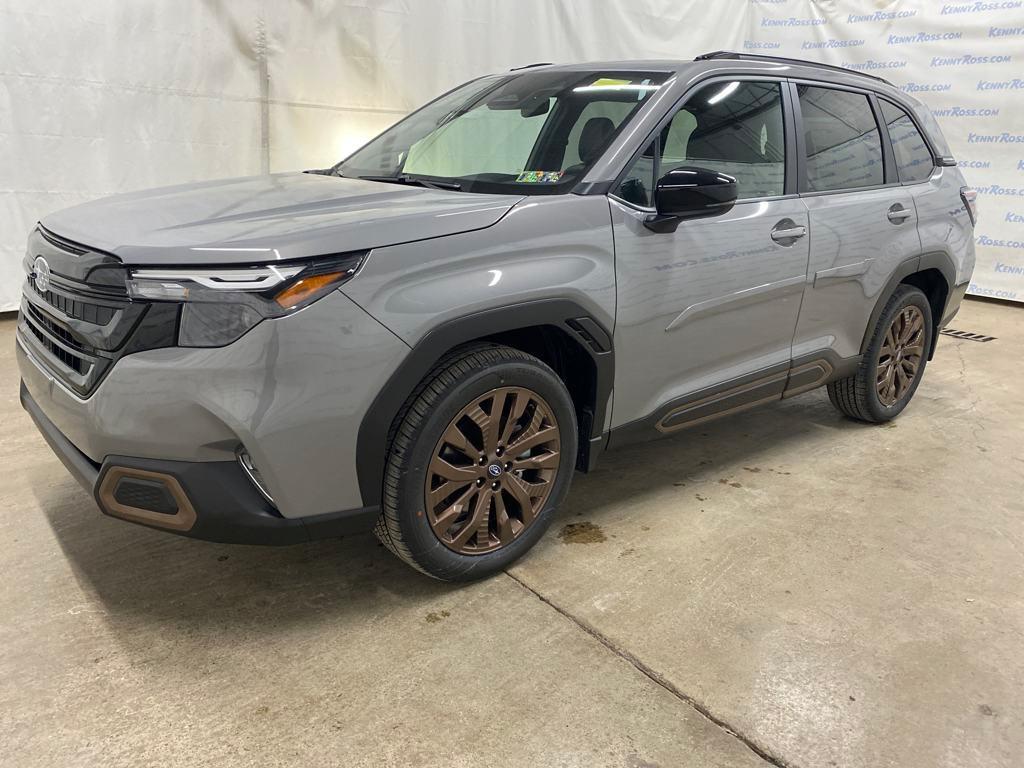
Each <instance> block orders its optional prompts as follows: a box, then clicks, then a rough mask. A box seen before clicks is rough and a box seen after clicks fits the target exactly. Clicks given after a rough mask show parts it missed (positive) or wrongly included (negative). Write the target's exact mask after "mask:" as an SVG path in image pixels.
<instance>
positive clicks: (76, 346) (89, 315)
mask: <svg viewBox="0 0 1024 768" xmlns="http://www.w3.org/2000/svg"><path fill="white" fill-rule="evenodd" d="M40 258H43V259H45V260H46V265H45V266H48V267H49V284H48V285H47V286H46V290H44V291H41V290H39V286H38V285H37V282H36V278H35V272H36V265H37V263H38V261H39V259H40ZM25 269H26V272H27V273H28V279H27V280H26V281H25V286H24V289H23V290H22V297H21V313H20V317H19V320H18V337H19V340H20V341H21V342H22V345H23V346H24V347H25V348H26V349H27V350H28V351H29V352H31V356H32V358H33V359H34V360H35V362H36V364H37V365H38V366H39V367H40V368H43V369H45V370H46V371H47V373H49V374H50V375H51V376H52V377H53V378H54V379H56V380H58V381H60V383H61V384H63V385H64V386H65V387H67V388H68V389H70V390H71V391H73V392H74V393H76V394H77V395H79V396H80V397H83V398H84V397H88V396H89V395H91V394H92V392H93V390H95V388H96V387H97V386H98V385H99V383H100V381H102V380H103V377H104V376H105V375H106V373H107V371H109V370H110V368H111V367H112V366H113V365H114V363H115V362H117V360H118V359H119V358H121V357H122V356H123V355H126V354H130V353H132V352H141V351H143V350H146V349H156V348H158V347H169V346H173V345H174V343H175V334H176V333H177V324H178V308H177V306H175V305H169V304H163V305H150V304H147V303H145V302H139V301H132V300H131V299H129V298H128V290H127V277H128V270H127V268H126V267H125V266H124V264H122V263H121V260H120V259H118V258H117V257H116V256H113V255H111V254H109V253H103V252H100V251H95V250H92V249H90V248H89V247H88V246H86V245H83V244H81V243H76V242H71V241H69V240H65V239H64V238H62V237H61V236H59V235H56V234H54V233H52V232H48V231H46V230H44V229H42V227H39V228H37V229H36V230H35V231H34V232H33V233H32V235H31V236H30V237H29V241H28V253H27V254H26V258H25Z"/></svg>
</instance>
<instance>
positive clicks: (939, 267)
mask: <svg viewBox="0 0 1024 768" xmlns="http://www.w3.org/2000/svg"><path fill="white" fill-rule="evenodd" d="M955 281H956V267H955V266H954V264H953V260H952V259H951V258H950V257H949V254H946V253H942V252H941V251H934V252H930V253H924V254H921V255H920V256H913V257H911V258H909V259H907V260H906V261H903V262H901V263H900V264H899V266H897V267H896V269H894V270H893V272H892V274H891V275H890V276H889V280H888V282H887V283H886V285H885V288H884V289H883V290H882V291H881V292H880V293H879V294H878V300H877V301H876V302H875V306H874V308H873V309H872V310H871V317H870V318H869V319H868V323H867V326H866V327H865V328H864V337H863V338H862V339H861V344H860V351H861V354H863V353H864V352H865V351H866V350H867V347H868V343H869V342H870V340H871V333H872V331H873V330H874V328H875V325H876V324H877V323H878V318H879V317H880V316H881V314H882V310H883V309H885V305H886V303H888V301H889V299H890V297H891V296H892V295H893V293H894V292H895V291H896V289H897V288H898V287H899V286H900V285H912V286H914V287H916V288H920V289H921V291H922V292H923V293H924V295H925V296H927V297H928V303H929V304H930V305H931V310H932V343H931V349H929V350H928V359H929V360H931V359H932V358H933V357H934V356H935V345H936V344H938V340H939V330H941V329H940V327H939V326H940V323H941V322H942V317H943V315H944V314H945V308H946V303H947V302H948V301H949V295H950V291H951V290H952V288H953V285H954V284H955Z"/></svg>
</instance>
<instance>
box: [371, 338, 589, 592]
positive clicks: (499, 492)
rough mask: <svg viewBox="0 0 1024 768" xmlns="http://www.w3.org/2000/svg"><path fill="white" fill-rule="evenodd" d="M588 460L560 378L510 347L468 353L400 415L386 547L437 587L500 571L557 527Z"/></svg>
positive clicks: (388, 490)
mask: <svg viewBox="0 0 1024 768" xmlns="http://www.w3.org/2000/svg"><path fill="white" fill-rule="evenodd" d="M576 450H577V433H576V416H575V409H574V407H573V403H572V399H571V398H570V396H569V393H568V391H567V390H566V388H565V385H564V384H563V383H562V381H561V379H559V377H558V376H557V374H555V372H554V371H552V370H551V368H549V367H548V366H547V365H546V364H544V363H543V362H542V361H541V360H539V359H537V358H536V357H533V356H532V355H528V354H526V353H525V352H521V351H519V350H516V349H512V348H510V347H503V346H498V345H474V346H473V347H469V348H465V349H463V350H462V351H459V352H456V353H454V354H453V355H450V356H449V357H448V358H446V359H445V360H443V361H441V363H439V364H438V365H437V366H436V367H435V368H434V370H433V371H432V372H431V373H430V374H428V376H427V378H426V379H425V380H424V381H423V382H421V384H420V386H419V387H418V388H417V391H416V392H415V393H414V394H413V396H412V397H411V399H410V402H409V403H408V404H407V407H406V408H405V409H404V411H403V413H402V414H400V417H399V420H398V425H397V428H396V429H395V430H394V435H393V437H392V440H391V449H390V452H389V455H388V462H387V468H386V471H385V481H384V508H383V511H382V513H381V517H380V519H379V520H378V523H377V528H376V533H377V536H378V538H380V540H381V541H382V542H383V543H384V544H385V546H387V547H388V549H390V550H391V551H392V552H393V553H394V554H395V555H397V556H398V557H399V558H401V559H402V560H404V561H405V562H407V563H408V564H409V565H411V566H413V567H414V568H417V569H419V570H420V571H423V572H424V573H426V574H428V575H430V576H433V577H434V578H437V579H441V580H445V581H468V580H471V579H477V578H483V577H485V576H488V575H490V574H493V573H495V572H497V571H500V570H502V569H503V568H505V567H507V566H508V565H510V564H511V563H512V562H513V561H514V560H516V559H517V558H518V557H520V556H521V555H523V554H524V553H525V552H526V551H527V550H528V549H529V548H530V547H532V546H533V545H534V544H535V543H536V542H537V540H538V539H539V538H540V537H541V536H542V535H543V534H544V531H545V530H546V529H547V527H548V526H549V525H550V524H551V518H552V517H553V515H554V513H555V509H556V507H557V506H558V505H559V504H560V503H561V501H562V499H563V498H564V497H565V494H566V493H567V492H568V489H569V483H570V480H571V478H572V472H573V468H574V467H575V464H576Z"/></svg>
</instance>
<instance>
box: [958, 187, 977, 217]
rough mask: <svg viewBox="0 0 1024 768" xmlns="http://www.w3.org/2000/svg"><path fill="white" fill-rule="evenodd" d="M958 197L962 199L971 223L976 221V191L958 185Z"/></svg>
mask: <svg viewBox="0 0 1024 768" xmlns="http://www.w3.org/2000/svg"><path fill="white" fill-rule="evenodd" d="M960 199H961V200H963V201H964V207H965V208H966V209H967V215H968V216H970V217H971V224H972V225H973V224H977V223H978V193H977V192H975V191H974V190H973V189H971V188H970V187H960Z"/></svg>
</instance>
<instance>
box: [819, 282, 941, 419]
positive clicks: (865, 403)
mask: <svg viewBox="0 0 1024 768" xmlns="http://www.w3.org/2000/svg"><path fill="white" fill-rule="evenodd" d="M910 306H915V307H917V308H918V309H919V310H920V311H921V314H922V315H923V317H924V332H923V343H922V346H923V353H922V354H921V357H920V363H919V364H918V368H917V373H916V374H915V375H914V377H913V380H912V381H911V382H910V386H909V387H908V388H907V390H906V391H905V392H904V393H903V394H902V395H901V396H900V397H899V398H898V399H897V400H896V401H895V402H894V403H893V404H891V405H886V404H885V403H883V402H882V401H881V399H880V397H879V393H878V391H877V389H876V386H875V381H876V375H877V373H878V366H879V361H880V356H881V351H882V347H883V344H884V342H885V336H886V333H887V332H888V330H889V328H890V326H891V325H892V323H893V321H894V320H895V319H896V318H897V316H899V314H900V313H901V312H903V310H905V309H906V308H907V307H910ZM934 333H935V329H934V325H933V324H932V308H931V305H930V304H929V303H928V298H927V297H926V296H925V295H924V293H922V292H921V290H920V289H919V288H915V287H914V286H912V285H900V286H899V287H898V288H897V289H896V291H895V292H894V293H893V295H892V296H891V297H890V298H889V301H888V302H886V305H885V308H884V309H883V310H882V314H881V315H880V316H879V318H878V322H877V323H876V324H875V328H874V330H873V331H872V333H871V339H870V341H869V342H868V347H867V350H866V351H865V353H864V357H863V359H862V360H861V363H860V366H859V367H858V368H857V372H856V373H855V374H854V375H852V376H847V377H846V378H844V379H837V380H836V381H833V382H831V383H830V384H829V385H828V397H829V400H831V401H832V405H834V406H835V407H836V408H837V409H838V410H839V411H840V413H842V414H843V415H845V416H848V417H849V418H851V419H855V420H857V421H864V422H868V423H871V424H880V423H882V422H885V421H889V420H890V419H893V418H895V417H896V416H898V415H899V414H900V413H901V412H902V411H903V409H904V408H906V407H907V404H908V403H909V402H910V400H911V398H913V396H914V393H915V392H916V391H917V388H918V386H919V385H920V384H921V379H922V377H923V376H924V370H925V366H926V364H927V363H928V350H930V349H931V344H932V336H933V334H934Z"/></svg>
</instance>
